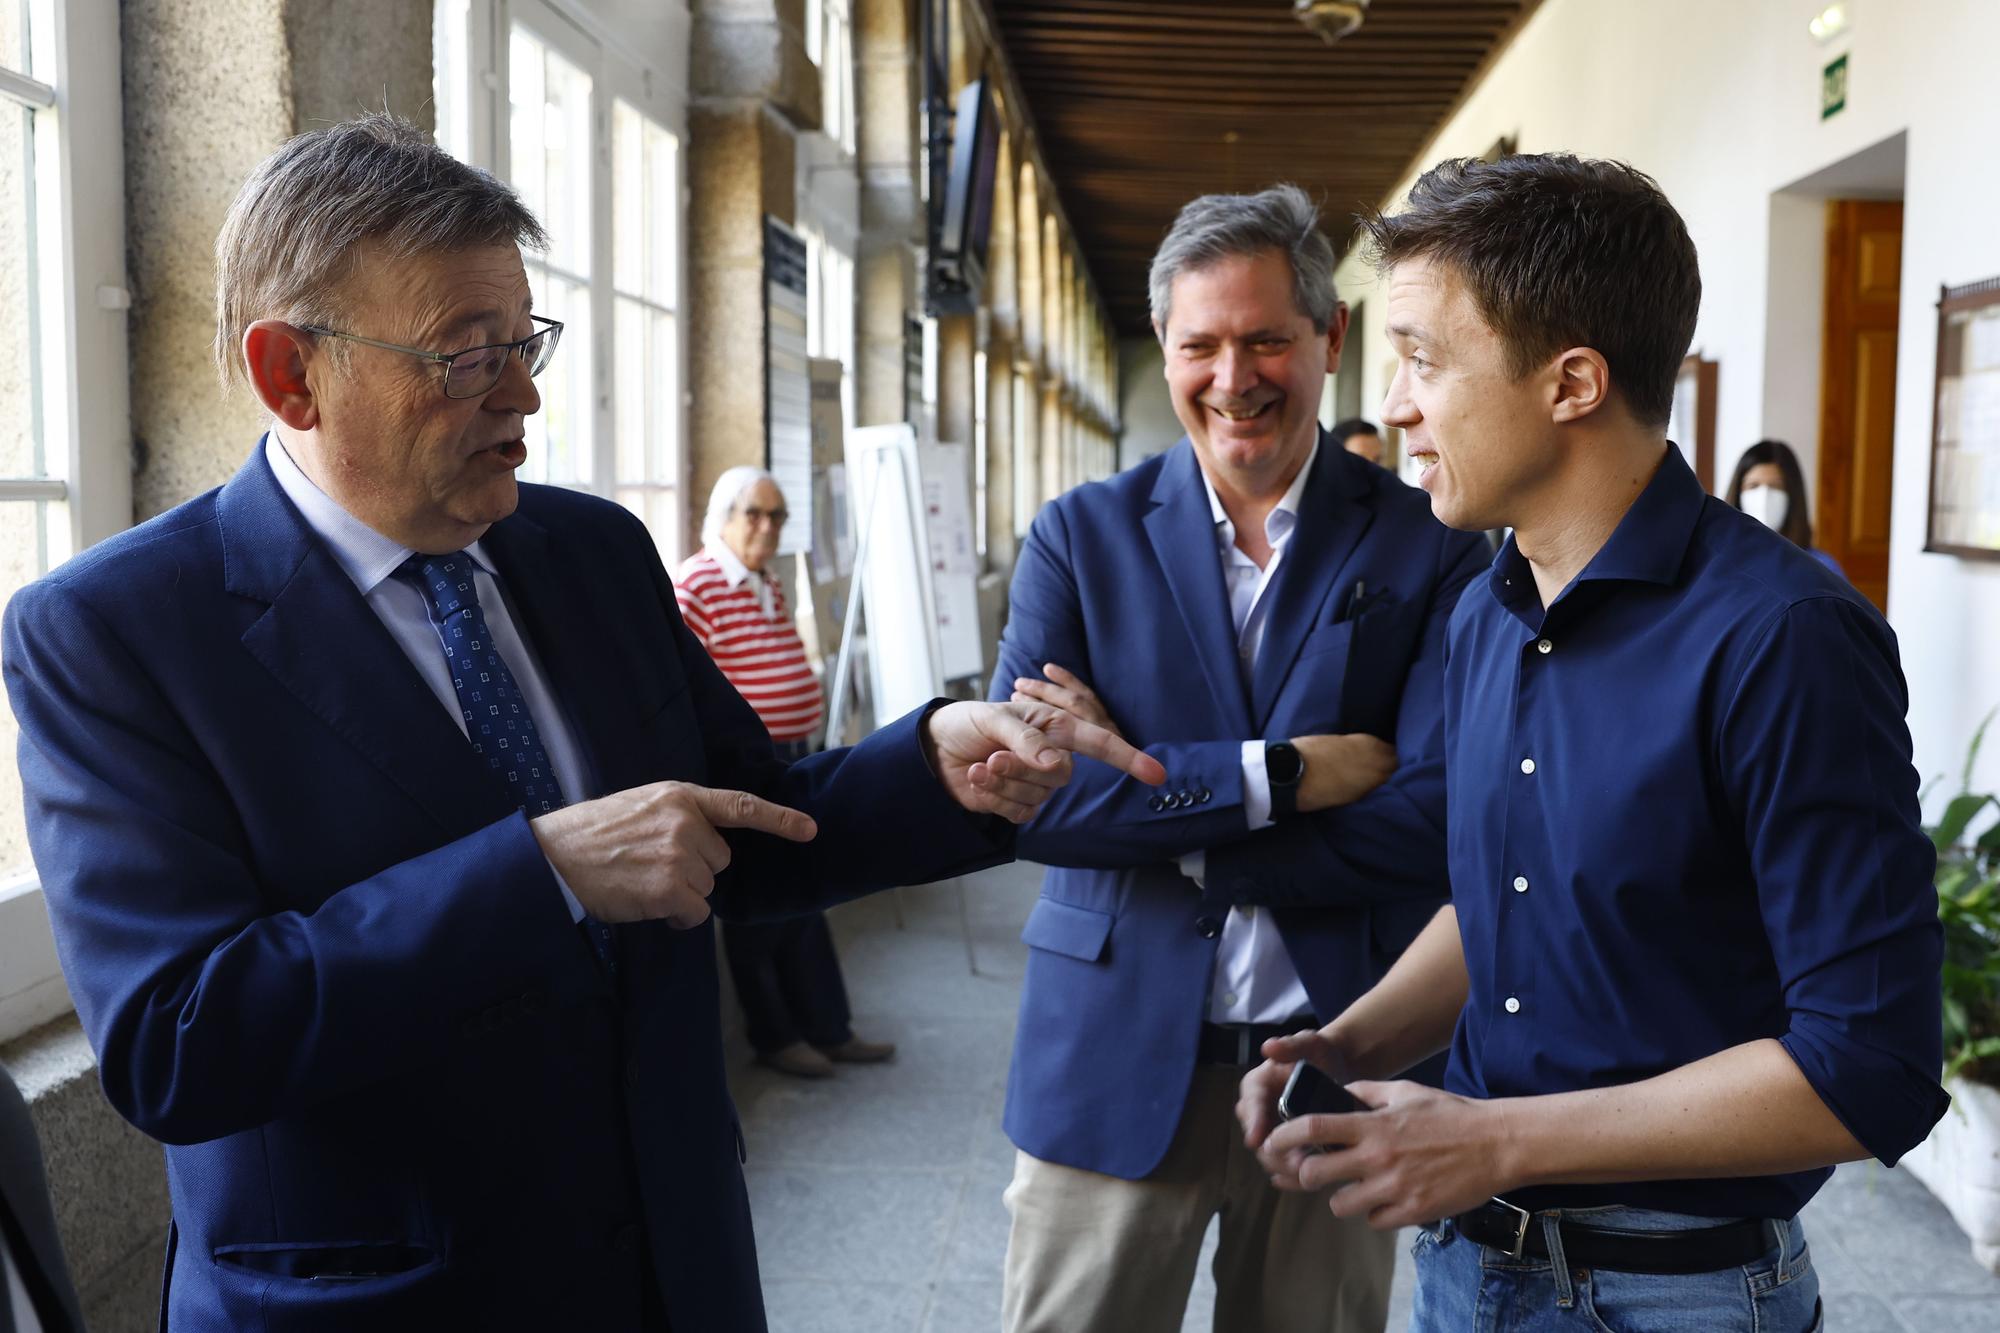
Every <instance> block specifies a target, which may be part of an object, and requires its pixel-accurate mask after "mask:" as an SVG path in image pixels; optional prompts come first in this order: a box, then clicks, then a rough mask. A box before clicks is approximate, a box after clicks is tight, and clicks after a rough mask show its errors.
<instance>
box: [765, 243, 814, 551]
mask: <svg viewBox="0 0 2000 1333" xmlns="http://www.w3.org/2000/svg"><path fill="white" fill-rule="evenodd" d="M806 293H807V289H806V243H805V241H804V240H802V239H800V237H799V234H798V233H797V232H795V231H793V230H792V229H791V228H790V227H788V226H786V225H785V224H784V223H782V222H780V221H778V219H776V218H773V217H767V218H765V219H764V466H765V467H767V468H769V469H770V470H771V475H772V476H773V477H774V478H776V479H777V482H778V489H779V490H781V491H783V492H784V493H785V508H786V509H788V510H790V511H791V515H792V517H791V521H790V522H788V523H786V524H785V526H784V528H783V530H782V531H781V532H780V533H779V536H778V554H779V555H797V554H799V553H800V552H802V551H804V550H805V549H806V548H807V546H809V545H810V544H811V542H812V535H813V485H812V482H813V442H812V378H811V373H810V370H809V366H808V360H809V358H808V357H807V355H806Z"/></svg>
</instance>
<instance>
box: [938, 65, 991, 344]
mask: <svg viewBox="0 0 2000 1333" xmlns="http://www.w3.org/2000/svg"><path fill="white" fill-rule="evenodd" d="M951 128H952V134H951V172H950V175H949V176H948V177H947V178H946V181H945V190H944V218H943V220H942V222H941V223H940V225H939V227H938V255H937V265H936V272H937V279H938V281H937V284H936V286H937V291H936V292H935V293H934V296H935V298H936V300H937V301H938V303H939V304H940V305H941V306H943V307H945V308H955V309H965V310H969V309H971V308H972V307H973V305H975V304H976V303H977V302H978V300H979V295H980V291H981V289H982V288H983V287H984V286H985V285H986V242H987V239H988V238H989V237H990V236H991V235H992V232H993V176H994V172H995V170H996V169H997V168H998V166H999V162H1000V121H999V118H998V117H997V116H995V115H994V114H993V99H992V98H991V97H990V96H988V95H987V92H986V80H984V79H975V80H974V81H973V82H971V83H968V84H967V85H965V88H964V89H963V90H962V91H961V92H960V93H959V95H958V106H957V108H956V111H955V113H954V115H953V117H952V127H951Z"/></svg>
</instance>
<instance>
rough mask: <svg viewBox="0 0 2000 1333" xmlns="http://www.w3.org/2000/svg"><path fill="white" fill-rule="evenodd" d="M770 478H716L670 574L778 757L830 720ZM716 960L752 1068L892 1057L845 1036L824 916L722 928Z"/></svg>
mask: <svg viewBox="0 0 2000 1333" xmlns="http://www.w3.org/2000/svg"><path fill="white" fill-rule="evenodd" d="M786 518H787V514H786V512H785V496H784V492H782V491H780V490H779V489H778V483H777V482H776V481H775V480H773V478H772V476H771V474H770V473H769V472H766V471H765V470H764V469H763V468H758V467H733V468H730V469H729V470H728V471H727V472H724V473H723V474H722V475H721V476H720V477H718V478H716V482H715V489H714V490H713V491H711V492H710V493H709V497H708V515H707V517H706V518H705V519H704V520H703V522H702V526H701V538H702V546H701V550H699V551H697V552H695V554H693V555H691V556H689V557H688V558H687V560H686V561H685V562H684V563H683V564H682V565H681V567H680V569H679V570H677V571H676V572H675V574H674V595H675V597H676V598H678V599H679V601H680V606H681V618H682V619H684V620H686V621H687V625H688V628H689V629H690V630H693V631H694V634H695V637H696V638H698V639H700V640H701V643H702V646H703V647H704V648H706V649H708V655H709V656H710V657H712V658H714V659H715V664H716V666H718V667H720V668H721V669H722V674H723V675H724V676H725V677H727V678H728V680H729V683H730V684H731V685H734V686H735V687H736V692H737V693H738V694H741V695H742V696H743V698H744V701H745V702H746V703H748V704H749V705H750V706H751V707H752V708H753V709H755V710H756V712H757V716H758V718H759V719H761V720H762V721H763V723H764V727H765V729H766V730H768V731H769V732H770V733H771V745H772V747H773V748H774V749H775V750H776V751H777V752H778V757H779V758H780V759H785V760H796V759H802V758H804V757H805V756H806V755H808V754H810V753H811V752H812V748H813V737H814V733H816V732H817V731H818V730H819V725H820V721H821V718H822V717H823V715H824V713H825V708H824V704H823V700H822V697H821V694H820V687H819V679H818V677H816V676H814V675H813V670H812V664H811V663H809V662H807V661H806V646H805V644H804V642H803V641H801V640H800V638H799V632H798V630H797V629H796V628H795V627H794V626H793V624H792V616H791V611H790V609H789V608H788V607H787V606H786V605H785V591H784V587H783V585H782V584H781V583H780V582H779V580H778V579H777V577H776V576H775V575H773V574H772V573H771V571H770V568H769V565H770V563H771V558H772V557H773V556H774V555H776V554H777V553H778V534H779V533H780V532H781V531H782V530H783V528H784V526H785V519H786ZM722 950H723V953H724V954H725V955H726V956H727V957H728V959H729V974H730V976H731V977H733V978H735V981H736V996H737V999H738V1000H740V1001H741V1002H742V1005H743V1016H744V1026H745V1028H746V1029H747V1030H748V1035H749V1038H750V1045H751V1046H752V1048H754V1049H755V1050H756V1052H757V1059H758V1060H759V1061H761V1062H762V1063H764V1064H767V1065H770V1066H771V1067H772V1068H774V1069H777V1070H779V1071H780V1072H782V1073H786V1074H792V1075H795V1076H797V1077H799V1078H826V1077H828V1076H829V1075H831V1074H832V1073H833V1069H834V1061H836V1060H838V1061H842V1062H845V1063H850V1064H872V1063H876V1062H878V1061H882V1060H887V1059H888V1058H889V1057H890V1056H892V1055H894V1054H895V1053H896V1048H895V1046H894V1045H893V1044H892V1043H890V1042H886V1041H882V1042H875V1041H862V1040H861V1039H860V1038H858V1037H856V1036H855V1035H854V1030H853V1028H852V1027H850V1026H849V1014H848V1008H847V987H846V984H845V983H844V982H843V981H842V980H841V976H840V959H839V957H838V956H837V955H836V954H835V953H834V951H833V935H832V933H831V932H830V931H829V930H828V929H827V925H826V916H825V914H824V913H820V912H814V913H812V914H811V915H809V916H800V917H791V918H788V919H786V920H783V921H776V922H770V923H755V924H750V923H743V922H729V923H727V924H725V925H724V926H723V927H722Z"/></svg>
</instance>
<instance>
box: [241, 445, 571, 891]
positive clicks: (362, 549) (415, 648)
mask: <svg viewBox="0 0 2000 1333" xmlns="http://www.w3.org/2000/svg"><path fill="white" fill-rule="evenodd" d="M264 456H265V457H266V458H267V459H269V460H270V463H271V471H272V473H273V474H274V475H275V476H276V477H277V479H278V486H279V488H280V489H282V490H283V491H284V492H285V494H286V495H287V496H289V497H290V498H291V501H292V503H293V504H295V505H297V506H298V509H299V513H300V515H301V516H303V517H304V519H305V521H306V526H307V527H309V528H311V529H312V530H313V531H314V532H315V533H317V534H318V536H319V538H320V540H321V541H323V542H325V543H326V547H327V550H328V551H329V552H330V553H331V554H332V556H333V558H334V561H335V563H337V564H338V565H339V566H340V568H341V569H342V571H344V572H345V573H346V575H347V577H348V578H349V579H351V580H353V582H354V586H355V588H356V589H357V590H358V591H359V592H360V593H361V597H362V600H363V601H365V602H367V603H368V609H369V610H371V611H373V612H374V613H375V615H376V618H377V619H379V620H380V621H381V622H382V626H383V628H384V629H387V630H388V631H389V637H390V638H392V639H394V640H395V641H396V646H397V647H398V648H401V649H402V650H403V656H405V657H407V658H409V659H410V665H411V666H413V667H415V668H416V669H417V674H418V675H420V676H422V677H423V678H424V684H426V685H428V686H430V690H431V693H432V694H434V695H436V696H437V700H438V703H439V704H441V705H442V706H443V708H444V710H445V712H446V713H448V714H450V715H451V720H452V724H453V725H454V726H456V727H457V728H458V729H459V731H460V733H462V734H463V733H465V716H464V713H463V711H462V710H461V709H460V707H459V702H458V691H456V690H454V689H453V688H452V686H451V671H450V669H449V668H448V667H446V666H445V661H444V647H443V644H442V643H441V642H440V640H439V639H438V635H437V630H436V628H435V627H433V626H432V624H431V613H430V604H429V603H428V602H427V601H425V599H424V594H423V592H422V591H421V590H420V589H419V588H418V587H417V586H416V585H415V584H413V583H410V582H407V581H406V580H403V579H399V578H395V577H392V576H393V575H394V574H395V572H396V570H397V569H398V568H400V567H401V565H402V563H403V562H404V561H405V560H407V559H409V558H410V557H411V556H412V555H414V554H415V552H414V551H412V550H411V549H410V548H409V547H407V546H404V545H402V544H400V543H398V542H396V541H394V540H393V539H391V538H388V537H385V536H383V535H382V534H381V533H379V532H377V531H375V529H373V528H371V527H369V526H368V525H367V524H366V523H363V522H362V521H361V520H360V519H358V518H356V517H355V516H354V515H352V514H350V513H348V512H347V511H346V510H345V509H342V508H341V507H340V504H339V503H338V502H337V501H336V500H334V498H333V497H332V496H330V495H328V494H327V493H326V492H325V491H323V490H321V489H320V488H319V487H318V486H317V485H315V484H314V482H313V480H312V478H310V477H308V476H307V475H306V474H305V473H304V472H302V471H300V469H299V465H298V464H297V463H295V462H293V461H292V457H291V455H290V454H288V453H286V452H285V447H284V444H283V443H282V442H281V441H280V440H279V439H278V436H277V434H276V432H267V433H266V434H265V436H264ZM465 553H466V554H467V555H468V556H470V557H472V563H473V576H472V577H473V584H474V590H475V591H476V592H477V593H478V595H479V609H480V610H481V611H482V612H483V613H484V614H485V616H486V626H487V628H488V629H489V630H491V631H492V634H493V646H494V647H495V648H498V649H499V650H500V656H501V657H502V658H503V659H504V660H505V661H506V663H507V669H508V670H509V671H511V672H512V673H513V675H514V683H515V684H516V685H517V686H519V687H520V690H521V697H522V698H523V699H524V700H525V701H526V702H527V705H528V712H529V714H530V716H532V717H533V718H534V719H535V729H536V730H537V731H538V732H540V733H541V738H542V745H543V748H545V749H546V750H547V751H548V752H549V762H550V763H551V764H553V765H554V766H555V770H556V780H557V781H558V782H560V783H561V784H562V789H563V795H564V796H566V797H567V798H569V800H570V801H571V802H572V803H574V802H576V801H582V800H587V799H589V798H590V796H591V795H592V794H593V793H592V792H591V791H590V790H589V788H588V786H587V785H586V776H587V770H586V769H585V766H584V761H583V752H582V751H581V750H579V749H578V748H577V744H576V739H575V737H574V736H572V735H571V734H570V729H569V719H568V717H567V716H566V715H565V714H564V713H563V710H562V706H561V705H560V704H559V703H557V702H556V697H555V695H554V694H553V693H552V692H551V691H550V690H549V685H548V678H547V676H545V675H544V674H543V672H542V663H541V659H540V658H538V657H536V656H535V653H534V650H533V649H531V648H530V647H529V646H528V642H527V640H526V639H524V638H522V637H521V633H520V631H519V630H517V629H516V628H515V627H514V617H513V614H512V612H510V611H509V610H508V607H507V599H506V597H505V595H504V594H503V593H502V590H501V588H500V584H499V582H498V580H496V579H495V578H494V576H493V562H492V561H490V560H488V559H487V558H486V555H485V552H484V551H483V550H481V548H480V543H478V542H474V543H473V544H472V545H470V546H468V547H466V548H465ZM469 743H470V741H469V739H468V744H469ZM549 870H550V872H551V873H555V867H554V866H550V867H549ZM556 885H557V887H559V888H561V889H562V893H563V897H564V898H565V899H566V900H567V901H568V903H569V910H570V916H571V917H572V918H574V919H576V920H579V921H580V920H582V919H583V906H582V904H580V903H578V902H577V900H576V895H575V894H573V893H571V892H570V890H569V885H567V884H565V883H563V879H562V876H561V875H560V874H559V873H558V874H556Z"/></svg>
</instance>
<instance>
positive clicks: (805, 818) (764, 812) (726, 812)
mask: <svg viewBox="0 0 2000 1333" xmlns="http://www.w3.org/2000/svg"><path fill="white" fill-rule="evenodd" d="M694 791H695V804H696V805H697V806H699V807H700V809H701V813H702V814H703V816H705V817H706V818H707V820H708V822H709V823H710V824H712V825H714V826H715V827H716V828H741V829H755V830H756V831H758V832H759V833H769V834H773V835H775V836H777V837H780V838H785V839H787V840H789V841H791V842H811V841H812V840H813V838H814V836H815V835H817V834H818V833H819V825H817V824H815V823H814V822H813V820H812V816H811V815H808V814H806V813H805V812H804V811H801V810H794V809H792V808H791V807H790V806H788V805H779V804H777V803H776V802H775V801H767V800H765V799H764V798H763V797H761V796H753V795H752V794H751V793H749V792H747V791H726V790H722V789H719V788H715V787H696V788H694Z"/></svg>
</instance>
